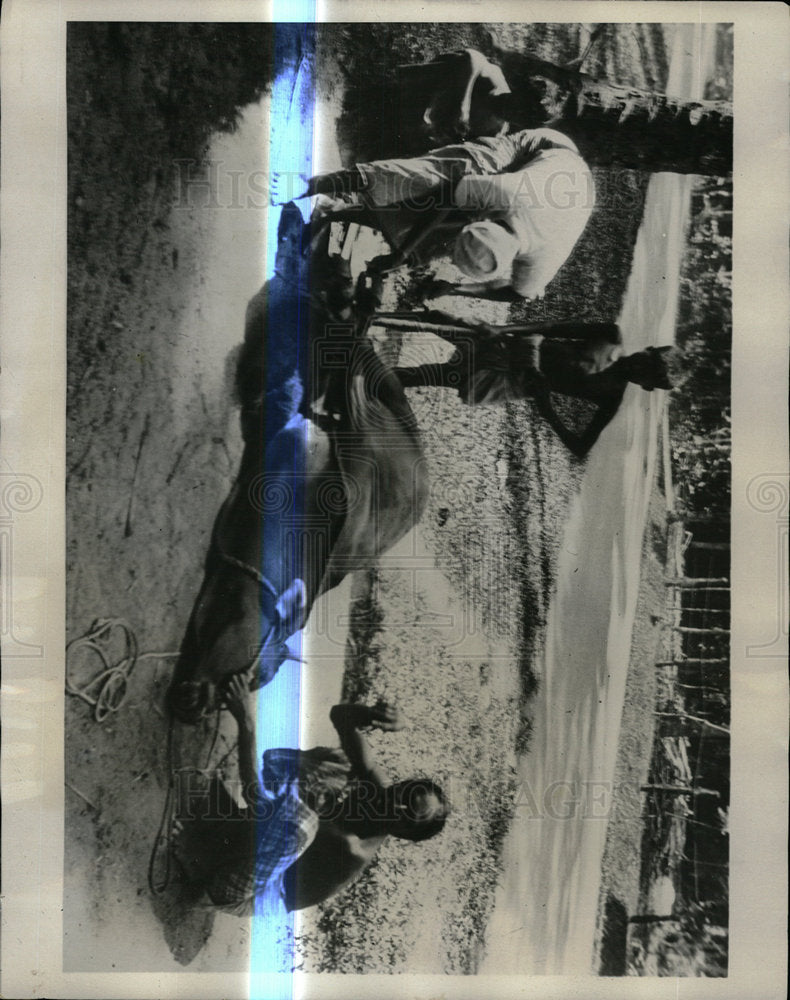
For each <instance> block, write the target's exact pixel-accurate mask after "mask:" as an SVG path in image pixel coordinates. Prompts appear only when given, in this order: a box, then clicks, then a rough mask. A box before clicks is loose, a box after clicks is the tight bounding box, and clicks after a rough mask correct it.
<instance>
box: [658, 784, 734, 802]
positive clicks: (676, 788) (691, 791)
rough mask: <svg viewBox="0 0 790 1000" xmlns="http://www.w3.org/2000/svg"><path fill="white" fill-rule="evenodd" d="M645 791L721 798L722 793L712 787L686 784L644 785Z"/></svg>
mask: <svg viewBox="0 0 790 1000" xmlns="http://www.w3.org/2000/svg"><path fill="white" fill-rule="evenodd" d="M642 791H643V792H666V793H667V794H668V795H710V796H712V797H713V798H715V799H720V798H721V794H720V793H719V792H716V791H713V789H711V788H689V787H687V786H686V785H642Z"/></svg>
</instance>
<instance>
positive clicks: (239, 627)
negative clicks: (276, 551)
mask: <svg viewBox="0 0 790 1000" xmlns="http://www.w3.org/2000/svg"><path fill="white" fill-rule="evenodd" d="M281 633H282V620H281V617H280V615H279V613H278V611H277V608H276V602H275V598H274V596H273V595H272V594H269V593H268V591H266V590H265V589H264V588H262V586H261V584H260V583H259V582H258V581H257V580H255V579H254V578H253V577H251V576H249V575H247V574H246V573H245V572H243V571H242V570H240V569H238V568H237V567H235V566H232V565H229V564H223V563H216V564H215V565H214V566H210V567H209V568H207V571H206V577H205V579H204V581H203V586H202V587H201V590H200V593H199V595H198V599H197V601H196V602H195V606H194V608H193V610H192V616H191V617H190V620H189V625H188V626H187V631H186V635H185V636H184V641H183V643H182V646H181V653H180V656H179V659H178V663H177V664H176V669H175V673H174V675H173V681H172V683H171V685H170V690H169V692H168V704H169V707H170V710H171V711H172V713H173V715H175V717H176V718H177V719H178V720H179V721H180V722H186V723H196V722H197V721H198V720H199V719H200V718H201V717H202V716H204V715H206V714H208V713H210V712H211V711H212V710H213V709H215V708H216V707H218V698H219V696H220V694H221V691H222V688H223V685H224V683H225V682H226V681H227V679H228V678H229V677H231V676H232V675H234V674H239V673H248V672H250V671H251V668H253V667H256V668H257V669H256V671H254V672H253V673H252V674H251V677H250V685H251V687H260V686H261V685H262V684H264V683H267V682H268V681H269V680H271V678H272V677H273V676H274V674H275V673H276V671H277V668H278V667H279V666H280V664H281V663H282V662H283V660H284V659H285V655H284V653H283V651H282V645H281V639H282V638H283V636H282V635H281Z"/></svg>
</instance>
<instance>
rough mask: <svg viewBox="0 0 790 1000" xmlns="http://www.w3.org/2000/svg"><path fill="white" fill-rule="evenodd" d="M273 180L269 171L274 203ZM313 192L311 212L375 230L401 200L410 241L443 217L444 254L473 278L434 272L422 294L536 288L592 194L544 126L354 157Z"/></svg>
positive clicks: (575, 162) (561, 254) (564, 145)
mask: <svg viewBox="0 0 790 1000" xmlns="http://www.w3.org/2000/svg"><path fill="white" fill-rule="evenodd" d="M282 181H283V178H282V177H274V178H273V193H272V200H273V202H274V203H277V201H278V200H280V198H281V189H282ZM315 195H318V196H320V197H319V198H318V199H317V202H316V211H317V212H318V213H319V214H320V215H322V216H325V217H329V218H330V219H331V218H338V219H339V218H343V219H352V218H356V221H359V222H363V223H364V224H371V225H373V226H375V228H378V229H382V230H383V231H384V232H385V233H388V231H389V232H391V231H392V226H391V221H392V213H393V207H394V206H397V207H400V206H402V205H409V206H410V211H411V215H412V218H413V217H414V213H415V211H417V213H418V219H419V221H418V225H417V226H416V227H415V230H414V231H412V232H411V233H410V234H409V235H408V237H407V240H406V245H407V246H409V247H410V248H413V247H414V246H416V244H417V242H418V241H419V240H420V239H421V238H423V237H424V235H425V234H426V233H427V232H428V231H430V230H431V229H432V228H433V227H434V226H435V224H436V223H437V222H438V221H442V222H445V223H446V221H447V220H448V218H449V219H450V220H452V221H453V222H454V223H456V225H457V228H458V229H459V230H460V231H459V232H458V235H457V236H456V239H455V246H454V252H453V259H454V262H455V264H456V265H457V266H458V268H459V269H460V270H461V271H462V272H463V274H464V275H466V276H467V277H468V278H471V279H473V280H472V283H467V284H462V285H449V284H448V283H446V282H436V283H434V286H433V288H432V289H431V294H432V297H433V296H435V295H436V294H443V293H446V292H450V291H454V292H456V293H458V294H462V295H470V296H475V297H480V298H492V299H497V300H503V301H511V300H515V299H518V298H527V299H531V298H535V297H536V296H538V295H542V294H543V293H544V291H545V288H546V285H547V284H548V283H549V281H551V279H552V278H553V277H554V275H555V274H556V273H557V271H558V270H559V269H560V267H561V266H562V264H563V263H564V262H565V261H566V260H567V258H568V257H569V256H570V253H571V251H572V250H573V247H574V246H575V244H576V242H577V240H578V239H579V237H580V236H581V234H582V232H583V230H584V227H585V225H586V224H587V220H588V219H589V217H590V214H591V212H592V209H593V205H594V203H595V192H594V185H593V179H592V174H591V173H590V170H589V168H588V167H587V165H586V164H585V162H584V161H583V160H582V158H581V156H580V155H579V152H578V150H577V148H576V146H575V145H574V144H573V142H572V141H571V140H570V139H568V138H567V136H564V135H563V134H562V133H561V132H557V131H555V130H553V129H524V130H523V131H521V132H516V133H514V134H513V135H503V136H491V137H481V138H478V139H476V140H474V141H467V142H462V143H458V144H455V145H450V146H443V147H441V148H440V149H435V150H433V151H432V152H431V153H429V154H427V155H426V156H420V157H414V158H410V159H391V160H376V161H373V162H372V163H358V164H357V165H356V166H355V167H352V168H350V169H347V170H339V171H336V172H334V173H330V174H322V175H319V176H317V177H313V178H311V179H310V180H309V181H308V182H307V189H306V191H305V192H304V194H303V195H301V197H302V198H305V197H312V196H315ZM415 206H416V209H415ZM365 210H367V211H365ZM355 213H356V214H355ZM360 213H361V214H360ZM388 217H389V218H388ZM470 217H471V219H470ZM401 256H402V255H401Z"/></svg>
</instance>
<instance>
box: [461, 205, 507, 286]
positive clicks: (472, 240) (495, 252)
mask: <svg viewBox="0 0 790 1000" xmlns="http://www.w3.org/2000/svg"><path fill="white" fill-rule="evenodd" d="M518 250H519V242H518V239H517V238H516V237H515V236H514V235H513V234H512V233H509V232H508V231H507V230H506V229H504V228H503V227H502V226H500V225H499V224H498V223H496V222H492V221H491V220H490V219H484V220H482V221H480V222H471V223H470V224H469V225H468V226H464V228H463V229H462V230H461V232H460V233H459V234H458V236H457V238H456V240H455V251H454V253H453V260H454V262H455V265H456V267H458V268H459V269H460V270H461V271H463V273H464V274H465V275H467V277H469V278H475V279H477V280H478V281H487V280H491V279H492V278H498V277H505V276H507V277H509V276H510V269H511V266H512V264H513V258H514V257H515V256H516V254H517V253H518Z"/></svg>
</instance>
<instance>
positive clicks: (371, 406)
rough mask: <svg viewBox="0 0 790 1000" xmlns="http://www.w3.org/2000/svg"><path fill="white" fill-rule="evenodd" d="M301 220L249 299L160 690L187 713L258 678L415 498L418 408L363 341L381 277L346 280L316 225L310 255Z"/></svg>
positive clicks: (282, 239) (399, 524) (419, 504)
mask: <svg viewBox="0 0 790 1000" xmlns="http://www.w3.org/2000/svg"><path fill="white" fill-rule="evenodd" d="M297 215H298V212H297V211H296V209H293V211H290V210H286V211H284V212H283V217H282V219H281V224H280V231H279V233H278V236H279V239H278V254H277V261H276V266H275V274H274V276H273V277H272V278H271V279H270V280H269V281H267V282H266V283H265V284H264V286H263V288H262V289H261V290H260V292H259V293H258V294H257V295H256V296H255V297H254V298H253V299H252V300H251V302H250V303H249V305H248V308H247V315H246V320H245V335H244V343H243V346H242V350H241V352H240V355H239V360H238V364H237V371H236V386H237V393H238V396H239V400H240V403H241V430H242V438H243V442H244V449H243V453H242V457H241V462H240V467H239V470H238V474H237V476H236V479H235V482H234V484H233V486H232V488H231V490H230V493H229V495H228V497H227V498H226V500H225V502H224V503H223V504H222V507H221V508H220V511H219V513H218V515H217V517H216V520H215V523H214V528H213V532H212V538H211V543H210V546H209V550H208V554H207V557H206V561H205V565H204V577H203V582H202V586H201V587H200V591H199V593H198V596H197V599H196V601H195V604H194V606H193V609H192V613H191V615H190V618H189V622H188V625H187V629H186V633H185V636H184V639H183V642H182V644H181V648H180V653H179V657H178V660H177V663H176V666H175V669H174V673H173V677H172V679H171V683H170V687H169V690H168V706H169V709H170V711H171V713H172V714H173V716H174V717H175V718H177V719H178V720H179V721H181V722H184V723H191V724H194V723H197V722H198V721H199V720H200V719H201V718H202V717H203V716H205V715H207V714H208V713H210V712H211V711H212V710H214V709H215V708H217V707H218V706H219V705H220V704H221V697H222V685H223V682H225V681H227V679H228V678H229V677H230V676H232V675H234V674H238V673H248V674H249V675H250V687H251V688H252V689H255V688H258V687H261V686H262V685H264V684H266V683H268V682H269V681H270V680H271V679H272V678H273V677H274V675H275V673H276V672H277V670H278V669H279V667H280V665H281V664H282V663H283V662H284V661H285V659H287V658H288V657H289V656H290V654H289V653H288V650H287V648H286V646H285V640H286V639H287V638H288V637H289V636H290V635H292V634H293V633H294V632H296V631H297V630H298V629H300V628H302V627H303V625H304V624H305V622H306V621H307V617H308V616H309V613H310V609H311V607H312V606H313V604H314V602H315V601H316V600H317V598H318V597H319V596H320V595H321V594H323V593H325V592H326V591H328V590H331V589H332V588H333V587H336V586H337V585H338V584H339V583H340V582H341V581H342V580H343V579H344V577H345V576H346V575H347V574H348V573H349V572H352V571H354V570H356V569H362V568H368V567H370V566H371V565H372V564H373V563H374V562H375V560H376V559H377V557H378V556H379V555H380V554H381V553H382V552H384V551H386V550H387V549H389V548H390V547H391V546H393V545H394V544H395V543H396V542H397V541H398V540H399V539H400V538H402V537H403V536H404V535H405V534H406V533H407V532H408V531H409V530H410V528H411V527H412V526H413V525H414V524H416V523H417V521H418V520H419V518H420V517H421V515H422V513H423V510H424V508H425V503H426V500H427V492H428V483H427V475H426V470H425V464H424V461H423V450H422V446H421V442H420V436H419V432H418V429H417V424H416V420H415V417H414V414H413V412H412V410H411V408H410V406H409V404H408V402H407V399H406V395H405V393H404V390H403V387H402V386H401V383H400V381H399V380H398V378H397V376H396V375H395V374H394V372H393V370H392V369H391V368H389V367H388V366H387V365H385V364H384V362H383V361H382V360H380V359H379V357H378V356H377V355H376V353H375V351H374V349H373V347H372V345H371V343H370V341H369V340H367V339H366V337H365V331H366V329H367V324H368V322H369V320H370V316H371V315H372V313H373V311H374V310H375V308H377V306H378V305H379V304H380V297H381V282H380V279H374V280H373V281H372V283H371V282H370V281H369V279H366V276H365V275H364V274H363V275H361V276H360V281H359V282H358V284H357V288H356V290H355V289H354V288H353V286H352V281H351V275H350V271H349V269H348V264H347V261H345V260H343V259H342V258H337V257H334V258H333V257H330V256H329V254H328V237H329V231H328V229H325V230H323V231H322V234H321V236H320V242H319V244H318V245H317V246H316V245H313V246H312V247H308V250H310V252H308V253H306V252H305V247H304V245H303V244H304V240H305V239H306V238H309V233H308V234H307V235H306V233H305V230H304V227H303V226H302V225H301V221H300V219H298V218H297V217H296V216H297ZM317 239H319V238H318V237H317ZM314 244H315V240H314Z"/></svg>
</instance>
